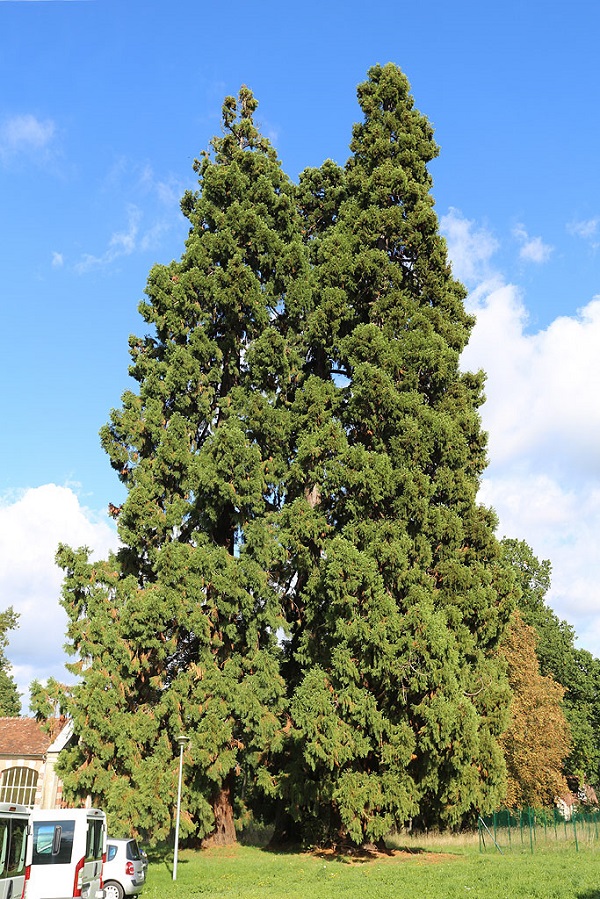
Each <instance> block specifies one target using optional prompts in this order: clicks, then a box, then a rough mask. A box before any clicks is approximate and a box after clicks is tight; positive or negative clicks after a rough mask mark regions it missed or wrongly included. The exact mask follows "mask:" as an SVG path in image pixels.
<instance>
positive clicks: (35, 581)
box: [0, 484, 117, 708]
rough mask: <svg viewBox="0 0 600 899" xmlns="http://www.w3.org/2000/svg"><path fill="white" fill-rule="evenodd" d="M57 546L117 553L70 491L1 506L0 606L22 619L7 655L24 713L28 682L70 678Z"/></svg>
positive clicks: (53, 489)
mask: <svg viewBox="0 0 600 899" xmlns="http://www.w3.org/2000/svg"><path fill="white" fill-rule="evenodd" d="M61 542H64V543H67V544H69V545H71V546H73V547H78V546H88V547H89V548H90V549H91V550H93V551H94V554H95V555H96V556H98V557H100V558H102V557H104V556H106V554H107V552H108V550H109V548H113V549H114V548H116V545H117V537H116V533H115V531H114V529H113V528H112V527H111V525H110V524H109V523H108V521H103V520H99V519H98V518H97V516H96V515H95V514H94V513H93V512H91V511H90V510H89V509H86V508H85V507H84V506H82V505H81V503H80V501H79V498H78V497H77V495H76V494H75V493H74V492H73V490H71V489H70V488H69V487H60V486H57V485H55V484H46V485H44V486H43V487H36V488H32V489H29V490H26V491H24V492H23V493H22V494H20V495H18V496H10V495H6V496H4V497H3V498H2V499H1V500H0V596H1V597H2V600H1V604H2V608H6V607H8V606H10V605H12V606H13V607H14V609H15V611H17V612H19V613H20V616H21V617H20V620H19V627H18V629H17V630H15V631H12V632H10V634H9V646H8V650H7V655H8V657H9V659H10V661H11V662H12V665H13V674H14V676H15V679H16V681H17V684H18V686H19V690H20V691H21V692H22V693H23V694H24V695H23V703H24V707H25V708H26V707H27V704H28V701H29V690H28V687H29V684H30V682H31V680H32V679H34V678H37V679H40V680H43V679H45V678H47V677H50V676H52V677H55V678H57V679H58V680H65V679H66V678H67V677H69V675H68V673H67V672H66V670H65V669H64V662H65V658H66V657H65V653H64V650H63V645H64V643H65V631H66V623H67V616H66V613H65V612H64V610H63V609H62V607H61V606H60V605H59V600H60V589H61V583H62V571H61V570H60V569H59V568H58V566H57V565H56V564H55V562H54V556H55V554H56V550H57V548H58V544H59V543H61Z"/></svg>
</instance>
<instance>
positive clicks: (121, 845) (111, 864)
mask: <svg viewBox="0 0 600 899" xmlns="http://www.w3.org/2000/svg"><path fill="white" fill-rule="evenodd" d="M147 869H148V860H147V858H146V853H145V852H143V851H142V850H140V848H139V846H138V844H137V843H136V841H135V840H113V839H112V838H111V837H109V838H108V841H107V843H106V862H105V863H104V871H103V874H102V877H103V880H104V895H105V897H106V899H123V897H124V896H137V895H138V893H140V892H141V891H142V887H143V885H144V883H145V882H146V871H147Z"/></svg>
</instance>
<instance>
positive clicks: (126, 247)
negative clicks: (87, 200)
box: [75, 204, 142, 274]
mask: <svg viewBox="0 0 600 899" xmlns="http://www.w3.org/2000/svg"><path fill="white" fill-rule="evenodd" d="M141 219H142V213H141V210H140V209H139V208H138V207H137V206H134V205H133V204H131V205H130V206H129V207H128V210H127V227H126V228H125V229H124V230H123V231H115V232H114V234H112V236H111V237H110V239H109V241H108V246H107V248H106V250H105V251H104V252H103V253H102V254H101V255H100V256H94V255H92V254H91V253H86V254H85V255H84V256H83V259H82V260H81V261H80V262H78V263H77V265H76V266H75V270H76V271H77V272H79V273H80V274H83V273H84V272H89V271H91V270H92V269H98V268H105V267H106V266H108V265H110V264H111V263H113V262H115V260H117V259H120V258H121V257H123V256H130V255H131V254H132V253H133V252H134V250H135V249H136V248H137V246H138V242H139V232H140V222H141Z"/></svg>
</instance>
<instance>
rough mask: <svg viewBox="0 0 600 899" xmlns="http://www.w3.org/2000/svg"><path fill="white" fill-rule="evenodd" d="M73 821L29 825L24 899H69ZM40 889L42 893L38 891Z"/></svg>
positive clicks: (61, 819)
mask: <svg viewBox="0 0 600 899" xmlns="http://www.w3.org/2000/svg"><path fill="white" fill-rule="evenodd" d="M74 839H75V818H74V817H73V818H67V817H62V816H60V818H59V816H58V815H57V817H56V818H55V819H54V820H47V821H44V820H40V821H35V820H34V821H33V822H32V848H31V850H30V852H31V868H30V871H31V874H30V884H28V892H27V896H28V897H31V899H35V897H36V896H37V895H39V896H41V895H46V896H56V897H63V896H73V895H74V893H73V883H74V876H73V870H74V865H73V861H72V859H73V841H74ZM42 886H43V889H44V893H43V894H42V893H41V891H40V889H41V887H42Z"/></svg>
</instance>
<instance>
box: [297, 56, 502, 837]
mask: <svg viewBox="0 0 600 899" xmlns="http://www.w3.org/2000/svg"><path fill="white" fill-rule="evenodd" d="M358 96H359V102H360V105H361V107H362V110H363V114H364V120H363V121H362V122H361V123H360V124H358V125H356V126H355V128H354V134H353V139H352V143H351V150H352V154H353V155H352V156H351V158H350V159H349V161H348V163H347V165H346V167H345V169H344V170H340V169H337V168H336V167H335V166H333V164H332V163H326V164H325V166H324V167H323V168H322V169H321V170H318V171H314V170H309V171H307V172H305V173H304V175H303V177H302V180H301V185H300V200H301V204H302V211H303V220H304V222H305V230H306V233H307V237H308V243H309V247H310V252H311V262H312V265H313V273H314V278H315V291H316V294H317V297H318V300H317V301H315V304H314V307H313V311H312V312H311V314H310V315H309V316H308V320H307V339H308V341H309V345H310V358H309V368H310V371H311V375H310V377H308V378H307V381H306V384H305V388H304V390H303V391H302V393H301V394H299V395H297V398H296V409H295V412H296V415H297V416H298V429H297V440H296V444H295V447H294V463H293V465H292V467H291V469H290V476H289V478H288V485H289V488H290V494H289V496H288V499H289V500H291V502H288V505H287V507H286V509H284V516H283V517H284V519H285V528H284V529H283V531H282V540H283V542H284V543H285V544H286V545H287V547H288V559H289V563H288V564H289V569H290V572H289V575H288V584H289V585H290V586H289V590H288V605H289V607H290V608H291V609H293V610H294V617H293V620H291V621H290V625H291V629H292V636H291V641H290V645H289V652H290V658H289V662H288V668H287V681H288V685H289V687H290V690H291V717H292V722H293V726H292V729H291V732H290V746H289V757H288V759H287V764H286V766H285V767H284V772H283V774H282V778H281V783H282V789H283V791H284V796H285V797H286V806H287V811H288V813H289V814H290V815H291V816H292V819H294V820H295V822H296V823H297V824H299V825H300V827H301V828H302V830H303V832H304V833H305V834H306V833H307V832H308V833H312V834H314V835H315V836H316V837H317V838H321V839H338V838H342V839H343V838H345V837H348V836H349V837H350V838H351V839H352V840H354V841H357V842H361V841H362V840H365V839H367V840H373V839H378V838H381V837H382V836H383V835H384V834H385V833H386V832H387V831H388V830H389V828H390V827H391V826H392V825H393V824H396V823H398V822H399V821H405V820H406V819H407V818H408V817H410V816H417V817H419V818H420V819H421V820H422V821H423V822H431V823H432V822H445V823H455V822H457V821H459V820H460V819H461V818H462V817H463V816H465V815H466V814H468V813H469V812H470V811H472V810H473V809H477V808H479V809H484V808H489V807H490V806H491V805H493V804H494V803H495V802H498V801H499V800H500V799H501V797H502V792H503V789H504V770H503V761H502V753H501V750H500V748H499V746H498V742H497V738H498V736H499V735H500V733H501V731H502V728H503V726H504V724H505V721H506V717H505V707H506V702H507V697H508V690H507V686H506V683H505V680H504V675H503V671H502V667H501V665H500V664H499V662H498V659H497V655H496V647H497V644H498V640H499V638H500V636H501V634H502V632H503V629H504V626H505V623H506V620H507V616H508V613H509V611H510V607H511V602H510V599H509V592H510V577H507V576H506V574H505V573H504V572H503V570H502V565H501V564H500V553H499V547H498V543H497V541H496V539H495V536H494V525H495V521H494V516H493V514H492V513H491V512H490V511H489V510H487V509H485V508H482V507H481V506H479V505H478V504H477V502H476V494H477V489H478V485H479V476H480V475H481V473H482V471H483V470H484V467H485V464H486V455H485V435H484V434H483V433H482V431H481V426H480V420H479V416H478V412H477V408H478V406H479V405H480V403H481V402H482V400H483V396H482V381H483V376H482V375H481V374H478V375H471V374H463V373H461V372H460V370H459V357H460V353H461V351H462V350H463V349H464V347H465V345H466V342H467V340H468V336H469V332H470V330H471V327H472V325H473V320H472V319H471V318H470V317H469V316H468V315H467V314H466V313H465V309H464V306H463V299H464V297H465V291H464V288H463V287H462V286H461V285H460V284H459V283H457V282H456V281H455V280H454V278H453V277H452V273H451V270H450V266H449V263H448V260H447V256H446V248H445V244H444V241H443V239H442V238H441V236H440V234H439V231H438V222H437V217H436V215H435V212H434V209H433V200H432V197H431V194H430V188H431V178H430V176H429V174H428V171H427V163H429V162H430V161H431V160H432V159H433V158H434V157H435V156H436V154H437V147H436V145H435V143H434V141H433V136H432V129H431V126H430V125H429V123H428V122H427V120H426V119H425V118H424V117H423V116H422V115H421V114H420V113H419V112H418V111H417V110H415V109H414V107H413V101H412V98H411V96H410V93H409V86H408V83H407V81H406V79H405V77H404V76H403V75H402V73H401V72H400V71H399V70H398V69H397V68H396V67H395V66H393V65H387V66H385V67H380V66H377V67H375V68H373V69H372V70H371V71H370V73H369V80H368V81H367V82H366V83H364V84H362V85H361V86H360V87H359V90H358ZM286 513H287V514H286ZM290 593H291V594H292V598H290V596H289V594H290Z"/></svg>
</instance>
